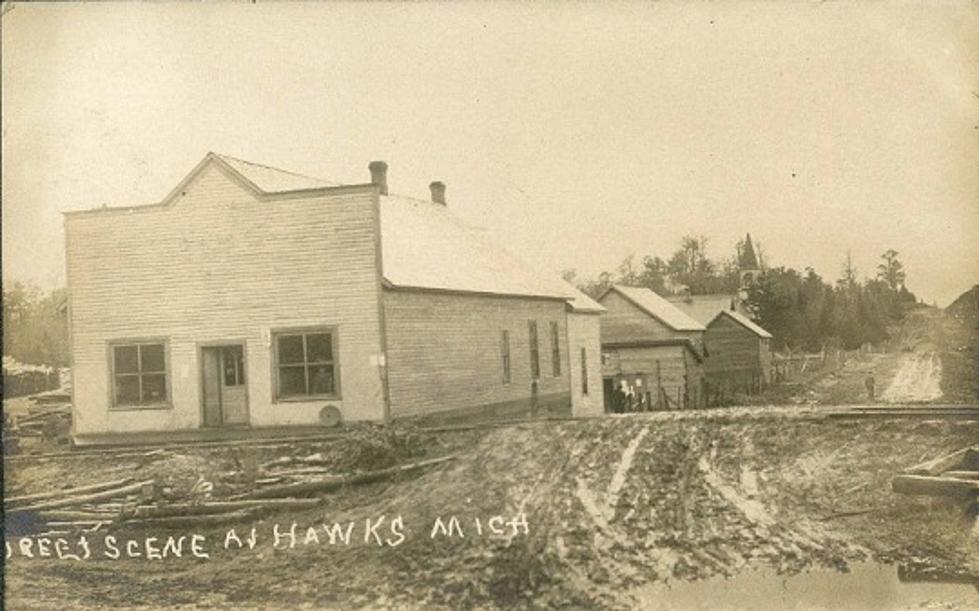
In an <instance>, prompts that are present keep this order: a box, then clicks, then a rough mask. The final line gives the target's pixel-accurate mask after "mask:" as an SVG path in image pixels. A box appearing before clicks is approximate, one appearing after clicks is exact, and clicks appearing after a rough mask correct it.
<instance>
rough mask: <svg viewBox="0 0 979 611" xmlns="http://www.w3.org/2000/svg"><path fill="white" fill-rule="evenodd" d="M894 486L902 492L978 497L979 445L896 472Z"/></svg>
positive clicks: (892, 486)
mask: <svg viewBox="0 0 979 611" xmlns="http://www.w3.org/2000/svg"><path fill="white" fill-rule="evenodd" d="M891 488H892V489H893V490H894V492H898V493H901V494H921V495H928V496H944V497H952V498H964V499H973V500H974V499H976V498H977V497H979V446H970V447H967V448H962V449H961V450H958V451H957V452H952V453H951V454H947V455H945V456H939V457H938V458H934V459H932V460H929V461H927V462H923V463H921V464H919V465H915V466H913V467H911V468H909V469H907V470H905V472H904V473H902V474H900V475H897V476H895V477H894V478H893V479H892V480H891Z"/></svg>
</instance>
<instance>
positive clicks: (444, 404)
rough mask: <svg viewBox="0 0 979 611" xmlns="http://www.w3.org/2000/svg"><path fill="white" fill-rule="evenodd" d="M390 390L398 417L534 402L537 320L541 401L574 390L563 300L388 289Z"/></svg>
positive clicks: (386, 302) (386, 315)
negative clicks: (505, 348)
mask: <svg viewBox="0 0 979 611" xmlns="http://www.w3.org/2000/svg"><path fill="white" fill-rule="evenodd" d="M384 310H385V318H386V320H387V344H388V353H387V354H388V359H387V362H388V385H389V388H390V394H391V413H392V415H393V416H395V417H404V416H418V415H424V414H430V413H434V412H440V411H455V410H459V409H463V408H471V407H478V406H485V405H491V404H497V403H503V402H508V401H519V400H526V401H527V402H528V405H529V401H530V394H531V372H530V343H529V329H528V323H529V321H531V320H535V321H537V328H538V340H539V350H540V372H541V377H540V382H539V387H538V393H539V396H545V395H552V394H554V393H568V392H569V376H568V343H567V322H566V317H567V314H566V312H565V304H564V302H563V301H560V300H544V299H522V298H517V297H490V296H477V295H466V294H456V293H438V292H426V291H411V290H385V291H384ZM551 322H555V323H557V324H558V340H559V346H560V358H561V375H560V376H556V377H555V376H554V375H553V365H552V359H551V339H550V323H551ZM504 329H506V330H508V331H509V332H510V359H511V381H510V383H504V381H503V357H502V351H501V332H502V331H503V330H504Z"/></svg>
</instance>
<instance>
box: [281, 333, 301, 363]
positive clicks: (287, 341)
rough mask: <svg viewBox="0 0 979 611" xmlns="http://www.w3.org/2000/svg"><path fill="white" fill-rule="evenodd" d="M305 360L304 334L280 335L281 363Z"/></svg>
mask: <svg viewBox="0 0 979 611" xmlns="http://www.w3.org/2000/svg"><path fill="white" fill-rule="evenodd" d="M302 362H303V336H302V335H280V336H279V363H280V364H282V365H285V364H286V363H302Z"/></svg>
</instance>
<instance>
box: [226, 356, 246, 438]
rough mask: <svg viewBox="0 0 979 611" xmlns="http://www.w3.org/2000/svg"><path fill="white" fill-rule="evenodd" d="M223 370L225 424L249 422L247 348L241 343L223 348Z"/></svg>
mask: <svg viewBox="0 0 979 611" xmlns="http://www.w3.org/2000/svg"><path fill="white" fill-rule="evenodd" d="M221 372H222V375H221V414H222V418H223V424H248V394H247V391H246V386H245V350H244V348H243V347H242V346H241V345H237V346H224V347H223V348H221Z"/></svg>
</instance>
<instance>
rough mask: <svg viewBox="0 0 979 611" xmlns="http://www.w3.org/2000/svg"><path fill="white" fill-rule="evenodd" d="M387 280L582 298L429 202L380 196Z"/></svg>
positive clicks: (409, 284) (410, 285)
mask: <svg viewBox="0 0 979 611" xmlns="http://www.w3.org/2000/svg"><path fill="white" fill-rule="evenodd" d="M381 238H382V250H383V253H382V254H383V257H384V266H383V269H384V278H385V280H386V281H387V282H388V283H389V284H390V285H393V286H395V287H404V288H424V289H437V290H446V291H466V292H476V293H491V294H500V295H519V296H532V297H552V298H563V299H569V300H572V301H573V300H575V299H580V298H579V297H578V296H577V295H574V292H573V291H574V289H573V287H571V286H569V285H568V284H567V283H566V282H564V280H562V279H561V278H559V277H557V276H556V275H555V276H554V277H553V278H552V277H551V276H550V275H548V274H545V273H542V272H539V271H537V270H536V269H534V268H532V267H531V266H529V265H527V264H525V263H524V262H522V261H520V260H519V259H517V258H516V257H514V256H513V255H511V254H510V253H508V252H507V251H506V250H505V249H503V248H502V247H500V246H499V245H497V244H494V243H493V242H492V241H491V240H490V239H489V238H488V237H487V236H485V235H484V232H482V231H480V230H479V229H477V228H475V227H472V226H470V225H467V224H466V223H464V222H463V221H462V220H460V219H459V218H458V217H456V216H455V215H454V214H452V213H451V212H450V211H449V209H448V208H447V207H446V206H444V205H442V204H436V203H433V202H430V201H425V200H417V199H412V198H408V197H401V196H396V195H382V196H381Z"/></svg>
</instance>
